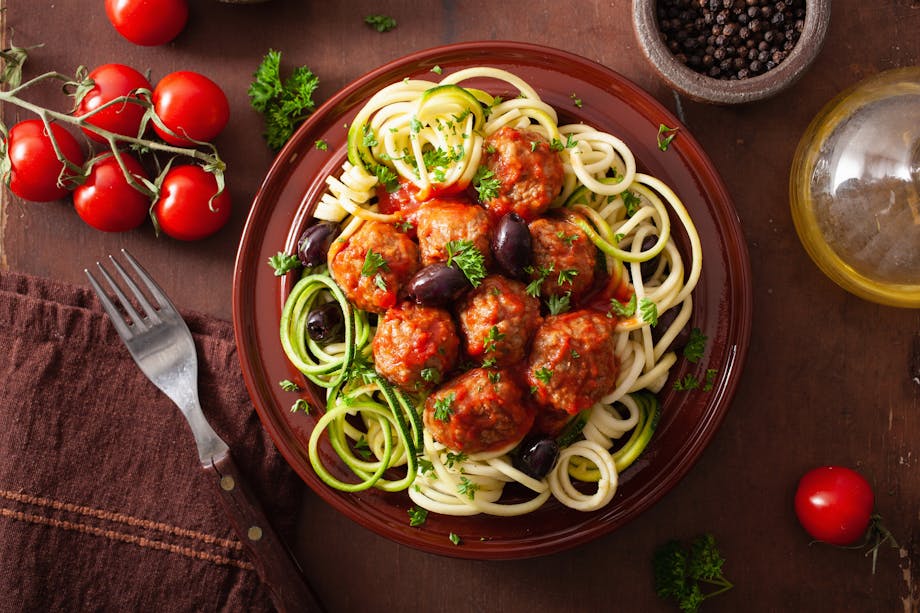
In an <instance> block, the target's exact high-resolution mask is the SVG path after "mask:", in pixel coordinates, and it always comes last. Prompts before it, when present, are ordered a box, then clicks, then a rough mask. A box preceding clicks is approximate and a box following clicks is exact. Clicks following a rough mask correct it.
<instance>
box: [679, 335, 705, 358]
mask: <svg viewBox="0 0 920 613" xmlns="http://www.w3.org/2000/svg"><path fill="white" fill-rule="evenodd" d="M707 340H708V337H707V336H706V335H705V334H703V333H702V331H700V329H699V328H693V330H691V331H690V338H689V339H688V340H687V344H686V345H684V357H685V358H687V361H688V362H693V363H696V362H699V361H700V359H701V358H702V357H703V354H704V353H705V352H706V341H707Z"/></svg>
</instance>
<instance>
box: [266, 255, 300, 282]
mask: <svg viewBox="0 0 920 613" xmlns="http://www.w3.org/2000/svg"><path fill="white" fill-rule="evenodd" d="M268 264H269V266H271V267H272V268H274V269H275V276H276V277H281V276H284V275H285V274H287V273H288V272H290V271H292V270H296V269H298V268H300V258H298V257H297V256H296V255H291V254H289V253H284V252H283V251H279V252H278V253H276V254H275V255H273V256H271V257H270V258H268Z"/></svg>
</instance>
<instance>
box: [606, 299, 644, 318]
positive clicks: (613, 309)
mask: <svg viewBox="0 0 920 613" xmlns="http://www.w3.org/2000/svg"><path fill="white" fill-rule="evenodd" d="M636 303H637V299H636V295H635V294H633V295H632V296H630V297H629V302H627V303H626V304H623V303H622V302H620V301H619V300H617V299H616V298H611V299H610V311H608V312H607V314H608V315H610V316H613V315H616V316H617V317H632V316H633V315H635V314H636Z"/></svg>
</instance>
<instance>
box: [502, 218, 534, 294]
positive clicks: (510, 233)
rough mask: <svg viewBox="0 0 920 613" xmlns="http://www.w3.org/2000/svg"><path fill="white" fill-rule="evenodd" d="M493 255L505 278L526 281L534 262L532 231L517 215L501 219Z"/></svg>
mask: <svg viewBox="0 0 920 613" xmlns="http://www.w3.org/2000/svg"><path fill="white" fill-rule="evenodd" d="M492 254H493V255H494V256H495V262H496V263H497V264H498V266H499V268H500V269H501V272H502V273H504V274H505V276H507V277H510V278H512V279H518V280H519V281H526V280H527V279H528V275H527V272H526V270H525V269H526V268H527V267H528V266H530V263H531V261H532V260H533V250H532V248H531V237H530V229H529V228H528V227H527V222H526V221H524V220H523V219H522V218H521V216H520V215H518V214H517V213H508V214H507V215H505V216H504V217H502V218H501V220H499V222H498V226H497V227H496V228H495V232H494V234H493V235H492Z"/></svg>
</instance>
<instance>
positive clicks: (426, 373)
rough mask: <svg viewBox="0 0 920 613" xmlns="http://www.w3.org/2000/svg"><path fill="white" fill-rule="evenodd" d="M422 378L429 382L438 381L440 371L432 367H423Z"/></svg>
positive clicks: (439, 379)
mask: <svg viewBox="0 0 920 613" xmlns="http://www.w3.org/2000/svg"><path fill="white" fill-rule="evenodd" d="M421 375H422V379H423V380H425V381H427V382H429V383H439V382H440V381H441V371H440V370H438V369H437V368H434V367H428V368H423V369H422V372H421Z"/></svg>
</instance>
